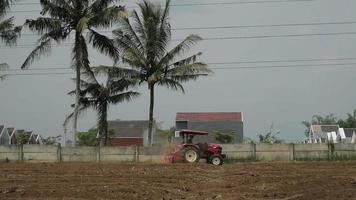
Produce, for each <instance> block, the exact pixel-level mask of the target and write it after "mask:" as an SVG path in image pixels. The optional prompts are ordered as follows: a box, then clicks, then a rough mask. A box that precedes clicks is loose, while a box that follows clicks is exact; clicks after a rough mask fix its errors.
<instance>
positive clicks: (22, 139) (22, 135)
mask: <svg viewBox="0 0 356 200" xmlns="http://www.w3.org/2000/svg"><path fill="white" fill-rule="evenodd" d="M30 137H31V133H30V132H27V131H21V132H19V133H17V134H16V139H17V144H27V143H28V141H29V140H30Z"/></svg>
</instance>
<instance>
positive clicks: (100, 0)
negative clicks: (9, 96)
mask: <svg viewBox="0 0 356 200" xmlns="http://www.w3.org/2000/svg"><path fill="white" fill-rule="evenodd" d="M115 2H117V0H60V1H59V0H41V1H40V3H41V6H42V12H41V14H42V16H41V17H38V18H37V19H35V20H32V19H28V20H26V23H25V26H27V27H28V28H29V29H30V30H31V31H33V32H37V33H38V34H40V35H41V37H40V39H39V40H38V43H39V45H38V46H37V47H36V48H35V49H34V50H33V51H32V52H31V53H30V54H29V56H28V57H27V58H26V60H25V62H24V63H23V64H22V67H21V68H22V69H25V68H27V67H28V66H29V65H31V64H32V63H33V62H34V61H35V60H36V59H40V58H41V56H43V55H48V54H49V53H50V50H51V46H52V43H53V42H56V43H57V44H60V43H61V42H63V41H67V40H69V39H70V34H71V33H74V35H75V36H74V45H73V49H72V63H73V68H74V69H75V71H76V80H77V82H76V93H75V94H76V95H75V108H74V117H73V119H74V122H73V130H74V133H76V132H77V119H78V112H79V100H80V94H79V93H80V80H81V79H80V75H81V70H84V71H87V72H90V67H89V59H88V47H87V40H86V39H85V37H84V34H85V33H87V34H88V37H87V38H88V42H89V43H91V44H92V46H93V47H94V48H95V49H97V50H99V51H100V52H101V53H103V54H106V55H109V56H110V57H111V58H113V59H114V60H117V59H118V52H117V49H116V48H115V46H114V43H113V41H112V40H111V39H109V38H108V37H106V36H104V35H102V34H100V33H98V32H97V31H96V30H95V29H96V28H109V27H111V25H112V24H113V23H114V22H116V21H117V20H118V18H120V14H121V13H122V12H123V11H124V8H123V7H121V6H115V5H113V6H112V4H113V3H115ZM74 144H75V141H74Z"/></svg>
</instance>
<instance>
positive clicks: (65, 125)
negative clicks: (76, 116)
mask: <svg viewBox="0 0 356 200" xmlns="http://www.w3.org/2000/svg"><path fill="white" fill-rule="evenodd" d="M67 117H68V116H67V115H66V118H65V119H67ZM63 129H64V147H65V146H67V144H66V143H67V124H66V122H65V121H64V123H63Z"/></svg>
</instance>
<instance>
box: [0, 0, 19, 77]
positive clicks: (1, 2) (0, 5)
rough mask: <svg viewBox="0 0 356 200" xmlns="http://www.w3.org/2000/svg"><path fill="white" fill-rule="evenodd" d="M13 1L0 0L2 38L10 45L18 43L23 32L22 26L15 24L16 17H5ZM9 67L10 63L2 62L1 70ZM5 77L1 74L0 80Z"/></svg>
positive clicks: (0, 31) (0, 36)
mask: <svg viewBox="0 0 356 200" xmlns="http://www.w3.org/2000/svg"><path fill="white" fill-rule="evenodd" d="M11 2H12V1H11V0H0V40H1V41H2V42H4V43H5V45H10V46H11V45H14V44H15V43H16V41H17V38H18V37H19V36H20V33H21V27H20V26H15V25H14V17H10V18H5V15H6V13H7V11H8V9H9V8H10V3H11ZM8 68H9V66H8V64H6V63H1V62H0V71H4V70H7V69H8ZM4 78H5V75H1V74H0V80H3V79H4Z"/></svg>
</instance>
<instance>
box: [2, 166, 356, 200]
mask: <svg viewBox="0 0 356 200" xmlns="http://www.w3.org/2000/svg"><path fill="white" fill-rule="evenodd" d="M0 199H158V200H159V199H283V200H297V199H308V200H313V199H343V200H346V199H347V200H350V199H354V200H356V162H296V163H275V162H273V163H272V162H271V163H238V164H226V165H224V166H221V167H215V166H211V165H208V164H204V163H199V164H194V165H190V164H174V165H170V164H169V165H153V164H93V163H92V164H88V163H54V164H45V163H39V164H16V163H0Z"/></svg>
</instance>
